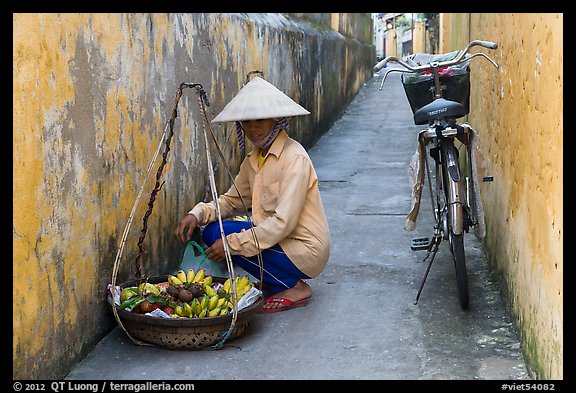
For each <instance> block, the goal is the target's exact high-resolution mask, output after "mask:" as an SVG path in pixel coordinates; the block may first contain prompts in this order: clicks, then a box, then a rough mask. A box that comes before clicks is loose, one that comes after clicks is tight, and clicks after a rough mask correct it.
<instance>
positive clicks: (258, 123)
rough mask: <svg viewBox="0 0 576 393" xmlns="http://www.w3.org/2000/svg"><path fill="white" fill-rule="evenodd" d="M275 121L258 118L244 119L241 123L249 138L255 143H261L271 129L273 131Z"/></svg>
mask: <svg viewBox="0 0 576 393" xmlns="http://www.w3.org/2000/svg"><path fill="white" fill-rule="evenodd" d="M275 122H276V120H275V119H258V120H244V121H241V122H240V124H241V125H242V128H243V129H244V132H245V133H246V136H247V137H248V139H250V140H251V141H252V142H253V143H254V144H256V145H259V144H260V143H262V142H263V141H264V138H266V136H267V135H268V134H269V133H270V131H272V127H273V126H274V123H275Z"/></svg>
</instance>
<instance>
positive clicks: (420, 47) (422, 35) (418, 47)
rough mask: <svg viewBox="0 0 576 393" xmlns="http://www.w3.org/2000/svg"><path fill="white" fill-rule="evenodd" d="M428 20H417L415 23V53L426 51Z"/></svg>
mask: <svg viewBox="0 0 576 393" xmlns="http://www.w3.org/2000/svg"><path fill="white" fill-rule="evenodd" d="M425 40H426V22H425V21H421V22H416V23H414V38H413V42H414V51H413V52H414V53H425V52H426V41H425Z"/></svg>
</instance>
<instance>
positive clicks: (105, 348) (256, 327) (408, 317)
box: [65, 71, 531, 381]
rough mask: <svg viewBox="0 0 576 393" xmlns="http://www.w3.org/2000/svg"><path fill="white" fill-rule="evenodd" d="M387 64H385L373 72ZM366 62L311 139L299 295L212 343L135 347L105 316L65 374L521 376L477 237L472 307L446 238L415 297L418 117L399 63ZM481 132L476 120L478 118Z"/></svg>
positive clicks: (428, 217) (513, 339) (418, 273)
mask: <svg viewBox="0 0 576 393" xmlns="http://www.w3.org/2000/svg"><path fill="white" fill-rule="evenodd" d="M381 73H383V71H381ZM381 79H382V76H381V75H378V74H375V75H374V77H373V78H372V79H370V80H369V81H367V82H366V83H365V84H364V86H363V87H362V89H361V90H360V91H359V93H358V94H357V96H356V97H355V99H354V100H353V102H352V103H351V104H350V105H349V107H348V108H347V110H346V111H345V113H343V115H342V117H341V118H340V119H339V120H337V121H336V122H335V123H334V125H333V126H332V127H331V129H330V130H329V131H328V132H327V133H325V134H324V135H323V136H322V138H321V139H320V140H319V141H318V142H317V143H316V144H315V146H314V147H312V148H311V149H310V150H309V153H310V157H311V158H312V160H313V162H314V165H315V167H316V171H317V174H318V177H319V179H320V180H319V184H320V191H321V195H322V199H323V201H324V205H325V209H326V214H327V217H328V222H329V225H330V233H331V255H330V260H329V262H328V265H327V267H326V269H325V270H324V271H323V272H322V273H321V274H320V275H319V276H318V277H317V278H316V279H313V280H309V281H308V282H309V284H310V285H311V287H312V289H313V292H314V293H313V296H312V298H311V300H310V302H309V303H308V305H307V306H306V307H301V308H297V309H293V310H290V311H286V312H280V313H274V314H254V316H253V319H252V323H251V324H250V326H249V329H248V331H247V332H246V333H245V334H244V335H243V336H241V337H239V338H235V339H233V340H229V341H228V342H227V344H226V345H225V346H224V347H223V348H222V349H219V350H213V349H208V350H171V349H165V348H160V347H150V346H138V345H136V344H134V343H133V342H132V341H131V340H130V338H129V337H127V336H126V334H125V333H124V331H123V330H122V329H121V328H120V327H116V328H114V329H113V330H112V331H111V332H110V333H109V334H108V335H107V336H106V337H104V339H102V340H101V341H100V342H99V343H98V344H97V345H96V347H95V348H94V349H93V350H92V351H91V352H90V353H89V354H88V356H87V357H86V358H85V359H84V360H83V361H82V362H81V363H80V364H78V365H77V367H75V368H74V369H73V370H71V371H70V373H69V374H68V376H67V377H66V378H65V379H66V380H70V381H72V380H137V381H146V380H163V381H184V380H192V381H209V380H378V381H392V380H395V381H401V380H415V381H424V380H452V381H453V380H471V381H479V380H484V381H486V380H492V381H494V380H498V381H499V380H502V381H514V380H527V379H531V376H530V373H529V371H528V368H527V367H526V364H525V361H524V359H523V355H522V349H521V345H520V342H519V340H518V337H517V335H516V333H515V330H514V326H513V324H512V320H511V317H510V315H509V313H508V311H507V310H506V308H505V305H504V303H503V301H502V299H501V296H500V294H499V292H498V283H497V282H496V281H495V280H494V279H493V278H492V277H491V275H490V271H489V267H488V261H487V259H486V256H485V253H484V250H483V249H482V245H481V243H480V242H479V240H478V239H476V238H475V236H474V235H473V233H472V231H471V232H470V233H469V234H467V235H466V236H465V248H466V257H467V267H468V275H469V288H470V309H469V310H467V311H463V310H462V309H461V308H460V305H459V303H458V297H457V292H456V284H455V274H454V268H453V261H452V259H451V256H450V252H449V250H448V248H447V245H446V244H445V243H442V245H441V247H440V250H439V252H438V254H437V256H436V259H435V261H434V264H433V265H432V269H431V271H430V274H429V276H428V278H427V280H426V283H425V286H424V289H423V291H422V295H421V296H420V299H419V301H418V303H417V304H415V299H416V294H417V291H418V288H419V286H420V283H421V280H422V278H423V277H424V273H425V270H426V267H427V262H422V260H423V258H424V256H425V255H426V251H411V250H410V240H411V238H413V237H421V236H431V235H432V230H433V216H432V212H431V207H430V198H429V195H428V193H427V190H426V191H425V192H424V194H423V196H422V198H423V199H422V205H421V211H420V214H419V217H418V221H417V226H416V229H415V230H414V231H413V232H407V231H405V230H404V229H403V226H404V222H405V218H406V214H407V213H408V211H409V208H410V184H409V180H408V163H409V161H410V158H411V156H412V154H413V153H414V151H415V149H416V138H417V134H418V132H419V130H420V128H421V127H420V126H415V125H414V123H413V118H412V112H411V111H410V106H409V104H408V101H407V99H406V96H405V94H404V91H403V88H402V85H401V82H400V78H399V74H397V73H393V74H391V75H389V77H388V78H387V80H386V83H385V85H384V89H383V90H381V91H380V90H379V86H380V82H381ZM478 132H479V133H481V132H482V130H478Z"/></svg>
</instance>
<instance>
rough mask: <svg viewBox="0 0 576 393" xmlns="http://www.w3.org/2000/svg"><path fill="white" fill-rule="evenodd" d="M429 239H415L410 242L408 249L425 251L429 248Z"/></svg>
mask: <svg viewBox="0 0 576 393" xmlns="http://www.w3.org/2000/svg"><path fill="white" fill-rule="evenodd" d="M430 243H431V241H430V238H428V237H415V238H413V239H412V240H411V241H410V249H411V250H412V251H418V250H427V249H428V247H430Z"/></svg>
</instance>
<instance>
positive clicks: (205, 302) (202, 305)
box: [200, 295, 210, 309]
mask: <svg viewBox="0 0 576 393" xmlns="http://www.w3.org/2000/svg"><path fill="white" fill-rule="evenodd" d="M209 300H210V298H209V297H208V295H204V296H203V297H202V300H201V301H200V308H201V309H205V308H208V301H209Z"/></svg>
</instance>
